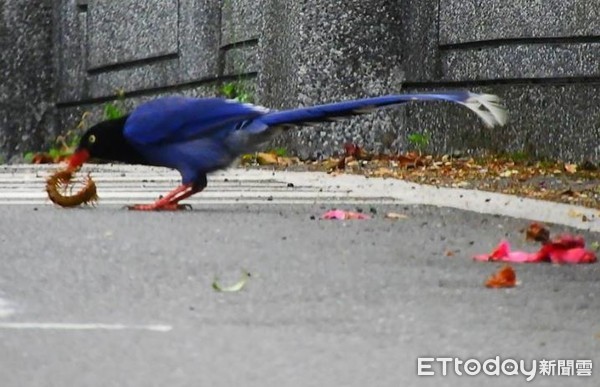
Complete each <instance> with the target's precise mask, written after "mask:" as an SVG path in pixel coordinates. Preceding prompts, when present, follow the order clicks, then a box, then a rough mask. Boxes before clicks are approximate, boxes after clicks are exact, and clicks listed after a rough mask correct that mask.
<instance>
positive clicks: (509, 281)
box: [485, 265, 517, 288]
mask: <svg viewBox="0 0 600 387" xmlns="http://www.w3.org/2000/svg"><path fill="white" fill-rule="evenodd" d="M516 284H517V273H515V271H514V269H513V268H512V267H510V266H509V265H504V266H503V267H502V268H501V269H500V270H498V271H497V272H496V273H494V274H492V275H491V276H490V277H488V279H487V280H486V281H485V286H486V287H488V288H512V287H515V286H516Z"/></svg>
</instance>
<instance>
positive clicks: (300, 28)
mask: <svg viewBox="0 0 600 387" xmlns="http://www.w3.org/2000/svg"><path fill="white" fill-rule="evenodd" d="M598 5H600V4H596V0H594V1H592V2H590V1H589V0H572V1H568V2H566V1H559V0H548V1H536V2H531V1H513V2H507V1H504V0H487V1H480V0H440V1H430V0H395V1H393V0H346V1H343V2H342V1H322V0H160V1H159V0H119V1H114V0H46V1H43V0H0V12H1V17H0V21H1V22H0V49H1V50H2V53H3V55H2V56H0V72H1V75H2V77H1V78H0V125H1V126H0V156H3V157H4V158H5V159H6V158H10V157H11V156H14V155H18V154H20V153H22V152H23V151H25V150H30V149H35V148H40V147H42V146H47V145H48V143H49V142H50V141H51V140H52V139H53V138H54V137H55V136H56V135H57V133H59V132H64V131H66V130H68V129H69V128H72V127H74V126H75V125H76V124H77V122H78V121H79V118H80V116H81V114H82V113H83V112H84V111H91V112H93V115H92V119H91V120H92V121H95V120H99V119H101V110H102V106H103V104H104V103H105V102H107V101H111V100H112V99H114V98H115V96H116V93H117V90H118V89H123V90H125V93H126V101H125V102H124V104H125V105H126V106H128V107H131V108H132V107H134V106H135V105H136V104H138V103H140V102H142V101H145V100H148V99H151V98H155V97H156V96H160V95H165V94H172V93H183V94H187V95H196V96H205V95H214V94H217V93H218V92H219V88H220V85H222V84H223V83H224V82H235V83H237V84H241V85H243V87H244V88H245V89H247V90H249V91H250V92H251V94H253V96H254V98H255V100H256V101H257V102H259V103H262V104H264V105H266V106H269V107H273V108H286V107H295V106H306V105H312V104H316V103H324V102H330V101H335V100H341V99H348V98H356V97H364V96H374V95H381V94H386V93H395V92H400V91H413V90H437V89H442V88H469V89H473V90H481V91H486V92H493V93H497V94H499V95H500V96H502V97H503V98H504V99H505V101H506V104H507V106H508V107H509V109H510V113H511V123H510V124H509V125H508V126H506V127H504V128H497V129H493V130H489V129H485V128H484V127H483V126H482V125H481V124H480V123H479V122H478V121H477V120H476V118H475V117H474V116H473V114H471V113H470V112H468V111H466V110H465V109H464V108H460V107H457V106H450V105H447V104H442V103H440V104H414V105H410V106H407V107H403V108H397V109H389V110H385V111H382V112H380V113H378V114H375V115H371V116H366V117H359V118H355V119H353V120H349V121H346V122H343V123H336V124H325V125H323V126H320V127H318V128H314V129H313V128H308V129H304V130H302V131H295V132H290V133H288V134H287V135H285V136H283V137H281V138H279V139H277V141H276V144H280V145H285V146H286V147H287V148H289V149H290V150H292V151H295V152H298V153H300V155H301V156H304V157H315V156H319V155H322V154H331V153H334V152H336V151H338V150H340V149H341V148H342V144H343V143H344V142H346V141H352V142H357V143H359V144H362V145H363V146H365V147H367V148H369V149H377V150H398V149H404V148H406V146H407V143H406V138H407V135H408V134H409V133H414V132H426V133H429V134H431V135H432V142H431V145H430V146H431V149H432V150H435V151H438V152H446V151H452V150H460V151H481V150H485V149H493V150H496V151H517V150H519V151H523V150H524V151H526V152H528V153H531V154H533V155H536V156H554V157H560V158H564V159H572V160H577V159H582V158H590V159H593V160H596V161H600V140H599V138H600V136H598V135H599V134H600V133H599V132H600V108H599V106H600V104H599V102H600V101H599V99H600V97H598V95H600V93H599V92H600V90H599V88H600V65H599V64H598V63H600V61H599V59H600V57H599V56H600V54H599V53H600V50H599V48H600V47H599V46H600V7H598ZM4 53H7V55H4Z"/></svg>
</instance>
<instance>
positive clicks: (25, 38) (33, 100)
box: [0, 0, 56, 162]
mask: <svg viewBox="0 0 600 387" xmlns="http://www.w3.org/2000/svg"><path fill="white" fill-rule="evenodd" d="M52 13H53V8H52V5H51V4H50V2H48V1H44V0H13V1H5V0H0V162H6V161H10V159H11V157H12V156H13V155H15V154H17V155H18V154H21V153H22V152H25V151H26V150H28V149H35V148H39V147H40V146H42V144H43V143H44V142H45V139H46V138H47V137H49V136H51V135H52V134H53V133H54V129H55V117H56V114H55V113H56V111H55V109H54V102H55V94H54V90H55V89H54V71H53V69H54V66H53V52H52V47H53V29H52Z"/></svg>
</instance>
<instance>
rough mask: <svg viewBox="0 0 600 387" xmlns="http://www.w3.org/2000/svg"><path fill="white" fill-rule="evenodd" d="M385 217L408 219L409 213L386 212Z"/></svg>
mask: <svg viewBox="0 0 600 387" xmlns="http://www.w3.org/2000/svg"><path fill="white" fill-rule="evenodd" d="M385 217H386V218H387V219H394V220H400V219H408V215H404V214H399V213H397V212H388V213H387V214H385Z"/></svg>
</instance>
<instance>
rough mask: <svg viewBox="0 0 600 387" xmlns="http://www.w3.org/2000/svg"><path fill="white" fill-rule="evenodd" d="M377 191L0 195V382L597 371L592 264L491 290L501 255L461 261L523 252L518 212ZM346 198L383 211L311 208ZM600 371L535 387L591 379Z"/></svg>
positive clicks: (500, 382)
mask: <svg viewBox="0 0 600 387" xmlns="http://www.w3.org/2000/svg"><path fill="white" fill-rule="evenodd" d="M13 188H14V187H13ZM11 189H12V188H11ZM0 193H1V192H0ZM0 196H1V195H0ZM24 196H26V195H24ZM108 196H110V195H108ZM276 196H277V195H276ZM347 201H349V200H347ZM371 201H372V202H374V203H373V204H371V203H368V202H365V201H360V200H358V201H356V202H353V203H352V204H340V203H339V202H338V203H335V204H330V203H329V202H327V200H324V201H322V200H318V201H317V203H315V204H297V203H293V202H291V203H278V202H277V200H274V201H268V202H265V203H264V204H235V203H218V202H215V203H210V204H206V203H205V204H202V203H195V204H194V207H195V209H194V210H193V211H187V212H182V213H134V212H128V211H126V210H123V209H121V207H120V206H119V205H115V204H106V205H102V204H101V205H99V206H98V207H96V208H84V209H76V210H63V209H59V208H55V207H53V206H51V205H48V204H43V203H42V204H26V203H25V204H18V205H16V204H15V205H9V204H6V203H5V204H4V205H0V230H2V233H1V234H0V254H1V258H0V386H2V387H21V386H44V387H45V386H61V387H62V386H103V387H109V386H161V387H162V386H170V387H171V386H232V385H238V386H261V387H265V386H277V387H281V386H412V385H414V386H420V385H432V386H433V385H446V386H470V385H473V386H476V385H477V386H478V385H481V384H482V383H485V384H486V385H490V386H506V385H511V386H514V385H525V384H528V383H526V382H525V376H523V375H518V376H485V375H480V376H476V377H471V376H464V375H463V376H460V377H459V376H446V377H444V376H441V375H440V372H441V368H440V367H439V366H438V365H436V366H434V370H435V371H436V373H437V375H436V376H430V377H425V376H417V358H418V357H420V356H421V357H423V356H425V357H446V356H447V357H459V358H461V359H463V360H466V359H471V358H476V359H479V360H480V361H481V362H483V361H484V360H486V359H490V358H494V357H495V356H499V357H500V358H501V359H503V360H504V359H516V360H526V361H527V364H528V365H527V367H528V368H531V367H530V365H531V361H532V360H537V361H540V360H542V359H548V360H551V359H555V360H560V359H564V360H568V359H573V360H574V359H590V360H592V361H593V362H594V363H593V365H594V367H600V355H599V354H600V337H599V334H600V319H599V317H600V281H599V280H598V279H599V277H600V265H598V264H594V265H581V266H554V265H550V264H532V265H519V266H516V270H517V277H518V280H519V286H518V287H516V288H514V289H508V290H490V289H486V288H485V287H484V286H483V282H484V280H485V279H486V277H487V276H488V275H489V274H491V273H492V272H493V271H495V270H496V269H497V268H498V267H499V265H497V264H492V263H479V262H473V261H472V260H471V256H472V255H473V254H476V253H482V252H486V251H489V250H490V248H491V247H493V246H494V245H495V244H497V242H498V240H499V239H500V238H503V237H507V238H509V239H510V240H511V241H512V242H514V244H515V246H516V247H524V248H527V249H533V248H534V246H531V245H527V244H526V243H525V242H524V241H523V237H522V234H521V233H520V230H521V229H522V228H523V227H525V226H527V224H528V221H526V220H520V219H516V218H508V217H502V216H497V215H490V214H476V213H472V212H465V211H462V210H457V209H449V208H438V207H434V206H419V205H408V204H403V203H398V204H382V203H384V201H381V200H380V201H376V200H371ZM242 202H243V200H242ZM101 203H102V202H101ZM356 206H359V207H361V208H362V209H364V210H365V211H366V212H369V211H370V209H371V208H374V209H375V210H376V214H375V215H374V217H373V219H371V220H366V221H325V220H319V219H318V218H319V216H320V215H321V214H322V213H323V212H324V210H326V209H329V208H331V207H344V208H347V209H353V208H354V207H356ZM389 211H394V212H399V213H403V214H406V215H407V218H406V219H404V220H397V221H393V220H389V219H385V218H384V215H385V214H386V213H387V212H389ZM311 217H315V218H316V219H312V218H311ZM552 230H553V231H555V232H564V231H569V228H567V227H566V226H553V227H552ZM577 232H578V233H581V234H582V235H584V236H585V237H586V238H587V240H588V241H593V240H599V239H600V235H599V234H597V233H592V232H588V231H581V230H580V231H577ZM448 251H452V252H453V255H452V256H447V254H446V252H448ZM242 269H246V270H248V271H249V272H251V274H252V277H251V278H250V279H249V281H248V282H247V284H246V286H245V287H244V289H243V290H242V291H240V292H237V293H218V292H215V291H214V290H213V288H212V286H211V285H212V282H213V280H214V278H215V276H218V277H219V279H220V281H221V282H222V283H224V284H231V283H235V282H236V281H237V280H238V278H239V277H240V270H242ZM450 375H453V372H450ZM598 375H600V370H599V369H598V368H595V369H593V375H592V377H588V378H586V377H577V376H570V377H565V376H562V377H558V376H554V377H549V376H540V375H537V376H535V378H534V381H533V382H532V383H531V385H534V386H564V385H573V386H578V385H581V386H597V385H598V384H599V383H598V381H599V380H600V378H599V376H598Z"/></svg>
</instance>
